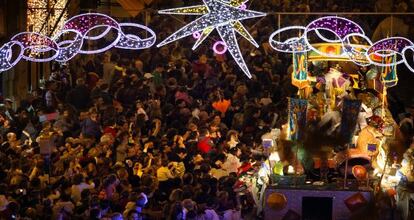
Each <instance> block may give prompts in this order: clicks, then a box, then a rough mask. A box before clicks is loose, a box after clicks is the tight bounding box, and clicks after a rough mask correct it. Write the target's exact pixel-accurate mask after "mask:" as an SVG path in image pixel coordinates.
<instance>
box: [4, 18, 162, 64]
mask: <svg viewBox="0 0 414 220" xmlns="http://www.w3.org/2000/svg"><path fill="white" fill-rule="evenodd" d="M102 28H104V30H103V31H102V32H101V33H100V34H98V35H96V36H92V35H91V33H92V32H93V31H96V30H101V29H102ZM111 30H114V31H116V37H115V39H114V40H112V41H111V42H110V43H109V44H108V45H105V46H103V47H101V48H97V49H96V48H95V49H90V48H87V49H84V48H82V47H83V45H85V42H88V41H97V40H100V39H101V38H103V37H105V36H106V35H107V34H108V33H109V32H110V31H111ZM141 30H145V31H146V32H148V34H149V37H147V38H140V37H139V36H138V34H136V33H135V31H137V32H138V31H141ZM155 41H156V35H155V33H154V32H153V31H152V30H151V29H149V28H148V27H146V26H143V25H140V24H135V23H118V22H116V21H115V20H114V19H113V18H111V17H109V16H107V15H104V14H99V13H88V14H81V15H78V16H75V17H73V18H71V19H69V20H68V21H67V22H66V23H65V24H64V25H63V29H62V30H60V32H58V33H57V34H56V35H55V36H54V37H53V38H49V37H47V36H45V35H42V34H40V33H36V32H23V33H19V34H17V35H15V36H14V37H12V38H11V41H10V42H8V43H6V44H5V45H3V46H2V47H1V48H0V71H6V70H8V69H10V68H12V67H13V66H14V65H16V64H17V62H19V60H20V59H24V60H28V61H33V62H48V61H52V60H55V61H57V62H66V61H68V60H70V59H72V58H73V57H74V56H76V54H78V53H83V54H95V53H100V52H104V51H106V50H108V49H110V48H112V47H116V48H121V49H129V50H139V49H144V48H149V47H151V46H152V45H154V43H155ZM13 46H16V47H19V48H20V51H19V54H18V56H17V57H16V59H14V60H12V56H11V55H12V54H13V48H12V47H13ZM39 54H42V55H43V56H38V55H39Z"/></svg>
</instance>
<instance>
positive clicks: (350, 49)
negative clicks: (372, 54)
mask: <svg viewBox="0 0 414 220" xmlns="http://www.w3.org/2000/svg"><path fill="white" fill-rule="evenodd" d="M358 38H360V39H361V40H363V41H365V42H364V43H361V41H358V42H351V40H355V39H358ZM361 45H369V46H372V42H371V40H370V39H369V38H368V37H367V36H365V35H363V34H359V33H352V34H348V35H346V36H345V38H344V39H343V41H342V46H343V48H344V52H345V53H346V55H347V56H348V57H349V59H350V60H351V61H352V62H353V63H355V64H356V65H359V66H370V65H371V62H368V63H367V62H360V60H368V61H369V59H368V57H367V55H366V53H367V51H368V48H366V47H364V46H361Z"/></svg>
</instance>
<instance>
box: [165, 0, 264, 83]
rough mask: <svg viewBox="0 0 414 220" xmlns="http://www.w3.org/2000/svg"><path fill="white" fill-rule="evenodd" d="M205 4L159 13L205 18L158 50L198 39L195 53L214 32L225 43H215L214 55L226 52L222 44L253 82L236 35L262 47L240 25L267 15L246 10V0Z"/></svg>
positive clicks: (172, 36)
mask: <svg viewBox="0 0 414 220" xmlns="http://www.w3.org/2000/svg"><path fill="white" fill-rule="evenodd" d="M203 2H204V5H196V6H189V7H181V8H173V9H166V10H161V11H159V12H158V13H160V14H172V15H202V16H201V17H199V18H197V19H196V20H194V21H193V22H191V23H189V24H187V25H185V26H184V27H182V28H181V29H179V30H178V31H176V32H175V33H174V34H172V35H170V36H169V37H167V38H166V39H165V40H164V41H162V42H161V43H160V44H158V45H157V47H161V46H164V45H166V44H169V43H171V42H174V41H177V40H180V39H181V38H184V37H187V36H190V35H193V36H194V37H197V38H196V39H197V41H196V43H195V44H194V46H193V50H195V49H196V48H197V47H198V46H199V45H200V44H201V43H202V42H203V41H204V40H205V39H206V38H207V37H208V36H209V35H210V33H211V32H212V31H213V30H214V29H215V30H217V32H218V33H219V35H220V37H221V39H222V41H223V42H224V44H223V43H222V42H220V41H219V42H220V43H218V42H216V43H215V46H214V47H213V49H214V48H215V49H214V50H215V52H219V53H223V51H218V50H217V46H218V45H219V44H222V46H223V47H224V48H225V49H226V50H227V51H229V52H230V54H231V56H232V57H233V58H234V60H235V61H236V63H237V64H238V65H239V67H240V68H241V69H242V70H243V72H244V73H245V74H246V76H248V77H249V78H251V77H252V76H251V74H250V71H249V69H248V68H247V65H246V62H245V61H244V58H243V56H242V53H241V51H240V47H239V44H238V42H237V38H236V32H237V33H239V34H240V35H242V36H243V37H244V38H246V39H247V40H248V41H249V42H250V43H251V44H253V45H254V46H256V47H259V45H258V44H257V43H256V41H255V40H254V39H253V37H252V36H251V35H250V34H249V32H248V31H247V30H246V29H245V28H244V26H243V25H242V24H241V22H240V21H242V20H246V19H250V18H256V17H263V16H265V15H266V14H265V13H262V12H257V11H252V10H247V9H246V5H245V3H246V2H247V0H227V1H222V0H203ZM197 33H199V34H197ZM224 52H225V50H224Z"/></svg>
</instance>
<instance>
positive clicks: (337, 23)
mask: <svg viewBox="0 0 414 220" xmlns="http://www.w3.org/2000/svg"><path fill="white" fill-rule="evenodd" d="M321 31H328V32H330V33H332V34H334V35H335V39H328V38H326V37H325V36H324V35H322V34H321ZM311 32H315V33H316V35H317V36H318V37H319V38H320V39H321V40H322V41H325V42H327V43H340V44H341V45H342V47H343V51H344V54H342V56H347V58H348V60H349V61H352V62H354V63H355V64H357V65H360V66H368V65H376V66H381V67H389V66H396V65H398V64H402V63H405V64H406V66H407V68H408V69H410V70H411V71H412V72H414V66H413V64H410V63H409V62H408V59H407V56H408V55H407V52H409V50H412V51H414V44H413V42H411V41H410V40H408V39H407V38H404V37H390V38H385V39H383V40H379V41H377V42H375V43H372V42H371V40H370V39H369V38H368V37H367V36H366V35H365V33H364V30H363V29H362V28H361V27H360V26H359V25H358V24H356V23H355V22H353V21H351V20H349V19H346V18H342V17H335V16H327V17H322V18H319V19H316V20H314V21H312V22H311V23H309V24H308V26H306V27H303V26H290V27H285V28H281V29H279V30H277V31H275V32H274V33H273V34H272V35H271V36H270V38H269V43H270V46H271V47H272V48H273V49H274V50H276V51H279V52H283V53H297V52H309V51H313V52H315V53H317V54H319V55H322V56H325V57H328V58H329V57H334V56H337V55H336V54H331V53H327V52H324V51H321V50H319V49H317V48H315V47H314V46H312V44H311V43H310V38H309V36H308V35H309V34H310V33H311ZM292 33H293V35H291V36H292V37H290V38H287V39H284V40H280V37H281V36H282V35H286V34H287V35H288V34H292ZM295 33H296V36H295ZM297 33H300V34H299V36H298V35H297ZM355 38H360V39H362V40H363V41H365V44H366V45H367V47H363V46H361V45H357V44H353V43H352V42H351V40H352V39H355ZM277 39H278V40H277ZM396 55H399V56H398V57H399V58H395V57H396ZM361 58H362V59H364V60H366V61H367V62H360V60H361ZM374 58H379V59H374ZM385 58H394V59H392V62H382V61H383V59H385Z"/></svg>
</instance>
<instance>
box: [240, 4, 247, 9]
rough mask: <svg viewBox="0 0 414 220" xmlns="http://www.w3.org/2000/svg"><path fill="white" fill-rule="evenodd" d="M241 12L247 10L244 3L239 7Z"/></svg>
mask: <svg viewBox="0 0 414 220" xmlns="http://www.w3.org/2000/svg"><path fill="white" fill-rule="evenodd" d="M239 8H240V9H241V10H246V9H247V5H246V3H243V4H242V5H240V7H239Z"/></svg>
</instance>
